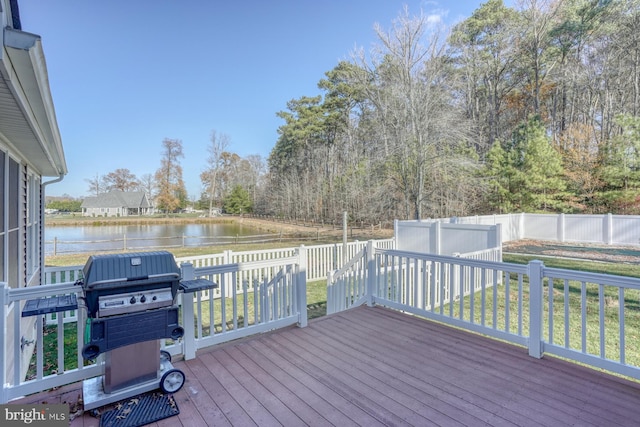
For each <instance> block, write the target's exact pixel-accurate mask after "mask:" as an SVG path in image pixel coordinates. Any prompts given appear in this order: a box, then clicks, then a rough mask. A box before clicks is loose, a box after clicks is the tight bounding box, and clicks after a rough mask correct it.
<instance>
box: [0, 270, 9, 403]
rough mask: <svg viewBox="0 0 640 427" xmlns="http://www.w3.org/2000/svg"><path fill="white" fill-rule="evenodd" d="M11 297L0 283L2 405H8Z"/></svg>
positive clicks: (0, 382) (0, 380) (0, 401)
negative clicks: (9, 301)
mask: <svg viewBox="0 0 640 427" xmlns="http://www.w3.org/2000/svg"><path fill="white" fill-rule="evenodd" d="M8 297H9V287H8V286H7V284H6V283H4V282H0V310H1V311H0V331H2V337H1V338H0V385H2V391H0V404H4V403H7V390H6V386H7V354H6V352H7V333H6V331H7V323H6V322H7V316H6V315H7V299H8Z"/></svg>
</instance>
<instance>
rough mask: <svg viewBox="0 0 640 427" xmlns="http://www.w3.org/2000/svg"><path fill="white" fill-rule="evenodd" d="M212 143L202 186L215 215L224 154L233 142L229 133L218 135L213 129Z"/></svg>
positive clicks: (208, 149) (210, 209)
mask: <svg viewBox="0 0 640 427" xmlns="http://www.w3.org/2000/svg"><path fill="white" fill-rule="evenodd" d="M210 142H211V143H210V145H209V146H208V147H207V151H208V152H209V156H208V157H207V165H206V168H205V170H204V171H202V173H201V174H200V180H201V181H202V186H203V188H204V189H205V193H206V195H207V198H208V200H209V216H213V206H214V201H215V199H216V191H219V186H218V180H219V175H220V169H221V168H222V167H223V164H222V156H223V153H224V152H225V151H226V149H227V147H228V146H229V145H230V144H231V138H230V137H229V135H227V134H224V133H221V134H220V135H218V134H217V133H216V131H215V130H213V131H211V139H210Z"/></svg>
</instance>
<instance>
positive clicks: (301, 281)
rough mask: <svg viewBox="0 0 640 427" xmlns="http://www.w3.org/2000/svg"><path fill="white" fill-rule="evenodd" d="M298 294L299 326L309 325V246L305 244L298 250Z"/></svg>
mask: <svg viewBox="0 0 640 427" xmlns="http://www.w3.org/2000/svg"><path fill="white" fill-rule="evenodd" d="M296 287H297V289H296V292H297V295H298V311H299V312H298V326H299V327H301V328H304V327H305V326H307V248H305V247H304V245H301V246H300V249H299V250H298V274H297V278H296Z"/></svg>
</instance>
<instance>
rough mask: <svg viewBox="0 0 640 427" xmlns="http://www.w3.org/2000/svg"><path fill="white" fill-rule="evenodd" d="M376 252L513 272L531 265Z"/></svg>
mask: <svg viewBox="0 0 640 427" xmlns="http://www.w3.org/2000/svg"><path fill="white" fill-rule="evenodd" d="M375 253H376V254H385V255H391V256H401V257H408V258H415V259H422V260H425V261H435V262H442V263H449V264H458V265H461V266H465V267H478V268H487V269H490V270H500V271H508V272H511V273H518V274H528V273H529V267H528V266H527V265H523V264H512V263H508V262H497V261H481V260H475V259H469V258H460V257H452V256H446V255H433V254H425V253H420V252H410V251H399V250H397V249H380V248H376V249H375Z"/></svg>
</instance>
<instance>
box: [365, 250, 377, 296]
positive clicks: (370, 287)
mask: <svg viewBox="0 0 640 427" xmlns="http://www.w3.org/2000/svg"><path fill="white" fill-rule="evenodd" d="M375 248H376V243H375V241H374V240H369V241H368V242H367V305H368V306H369V307H373V305H374V304H375V296H376V295H374V292H375V288H376V287H375V284H376V280H377V274H376V272H377V269H376V254H375Z"/></svg>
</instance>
